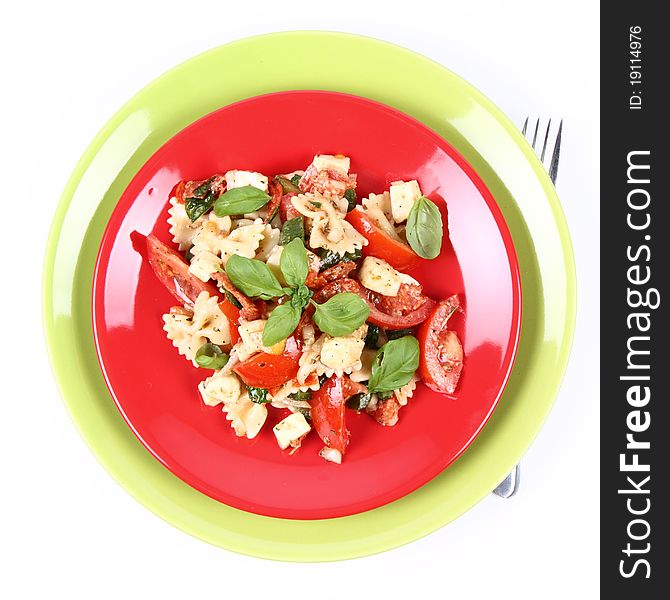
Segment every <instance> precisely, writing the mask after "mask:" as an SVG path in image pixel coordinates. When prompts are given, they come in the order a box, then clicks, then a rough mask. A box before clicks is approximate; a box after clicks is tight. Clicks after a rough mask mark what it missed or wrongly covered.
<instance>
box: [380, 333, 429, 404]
mask: <svg viewBox="0 0 670 600" xmlns="http://www.w3.org/2000/svg"><path fill="white" fill-rule="evenodd" d="M418 368H419V342H418V341H417V339H416V338H415V337H413V336H411V335H406V336H405V337H401V338H398V339H397V340H390V341H388V342H386V343H385V344H384V345H383V346H382V347H381V348H380V349H379V350H377V354H376V355H375V359H374V361H373V362H372V372H371V374H370V380H369V381H368V390H369V391H370V392H372V393H376V392H382V393H383V392H391V391H393V390H397V389H398V388H401V387H402V386H403V385H406V384H407V383H409V381H410V379H412V376H413V375H414V373H415V372H416V370H417V369H418Z"/></svg>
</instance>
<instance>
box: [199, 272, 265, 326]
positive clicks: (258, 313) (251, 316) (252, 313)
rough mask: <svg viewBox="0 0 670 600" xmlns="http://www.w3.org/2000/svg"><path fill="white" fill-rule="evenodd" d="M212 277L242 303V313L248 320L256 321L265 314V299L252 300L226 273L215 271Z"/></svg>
mask: <svg viewBox="0 0 670 600" xmlns="http://www.w3.org/2000/svg"><path fill="white" fill-rule="evenodd" d="M212 279H214V280H215V281H216V282H218V284H219V285H220V286H221V287H222V288H224V289H225V290H227V291H228V292H230V293H231V294H232V295H233V296H234V297H235V299H236V300H237V301H238V302H239V303H240V304H241V305H242V308H241V309H239V310H240V315H241V316H242V317H244V318H245V319H246V320H247V321H255V320H256V319H260V318H261V317H262V316H263V313H264V312H265V302H263V300H252V299H251V298H249V296H247V295H246V294H243V293H242V292H241V291H240V290H238V289H237V288H236V287H235V286H234V285H233V282H232V281H231V280H230V279H229V277H228V275H226V274H225V273H221V272H219V273H213V274H212ZM233 308H234V307H233Z"/></svg>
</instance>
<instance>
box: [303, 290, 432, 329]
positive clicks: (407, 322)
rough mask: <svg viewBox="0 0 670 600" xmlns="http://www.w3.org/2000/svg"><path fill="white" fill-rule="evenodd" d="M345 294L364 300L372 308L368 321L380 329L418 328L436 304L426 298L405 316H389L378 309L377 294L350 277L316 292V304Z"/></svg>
mask: <svg viewBox="0 0 670 600" xmlns="http://www.w3.org/2000/svg"><path fill="white" fill-rule="evenodd" d="M343 292H353V293H354V294H358V295H359V296H360V297H361V298H363V300H365V301H366V302H367V303H368V306H369V307H370V316H369V317H368V321H369V322H370V323H373V324H374V325H378V326H379V327H384V329H407V328H408V327H416V326H417V325H419V323H423V321H425V320H426V319H427V318H428V315H430V313H431V312H432V310H433V309H434V308H435V304H436V303H435V300H433V299H432V298H429V297H428V296H424V298H425V300H424V301H423V303H422V304H421V305H420V306H419V308H417V309H416V310H413V311H410V312H408V313H406V314H404V315H402V314H398V315H389V314H388V313H385V312H384V311H382V310H380V309H379V308H377V304H376V301H377V300H378V298H376V297H375V294H373V293H372V292H370V291H369V290H366V289H365V288H364V287H363V286H362V285H361V284H360V283H358V281H356V280H355V279H349V278H348V277H343V278H342V279H337V280H335V281H331V282H330V283H327V284H326V285H324V286H323V287H322V288H321V289H320V290H319V291H318V292H316V294H314V302H316V303H317V304H322V303H323V302H325V301H326V300H329V299H330V298H332V297H333V296H334V295H335V294H341V293H343Z"/></svg>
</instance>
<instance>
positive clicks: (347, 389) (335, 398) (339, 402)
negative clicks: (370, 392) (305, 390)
mask: <svg viewBox="0 0 670 600" xmlns="http://www.w3.org/2000/svg"><path fill="white" fill-rule="evenodd" d="M365 392H367V388H366V387H365V386H364V385H362V384H360V383H354V382H353V381H351V379H349V378H348V377H347V376H346V375H344V376H342V375H333V376H332V377H330V378H329V379H327V380H326V381H325V382H324V383H323V385H322V386H321V387H320V388H319V389H318V390H317V391H316V392H314V393H313V394H312V400H311V402H310V404H311V414H312V424H313V425H314V429H315V430H316V432H317V433H318V434H319V437H320V438H321V439H322V440H323V443H324V444H325V445H326V446H327V447H328V448H334V449H335V450H337V451H339V452H340V453H341V454H344V452H345V450H346V449H347V445H348V444H349V430H348V429H347V427H346V424H345V420H344V415H345V408H346V402H347V399H348V398H349V397H351V396H353V395H354V394H360V393H365Z"/></svg>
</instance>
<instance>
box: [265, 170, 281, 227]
mask: <svg viewBox="0 0 670 600" xmlns="http://www.w3.org/2000/svg"><path fill="white" fill-rule="evenodd" d="M268 190H269V192H270V196H271V198H270V201H269V202H268V204H267V211H268V216H267V217H265V222H266V223H269V222H270V221H272V219H274V218H275V215H276V214H277V211H278V210H279V207H280V206H281V203H282V198H283V196H284V188H283V187H282V186H281V183H279V182H278V181H277V180H275V179H271V180H270V181H269V182H268Z"/></svg>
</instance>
